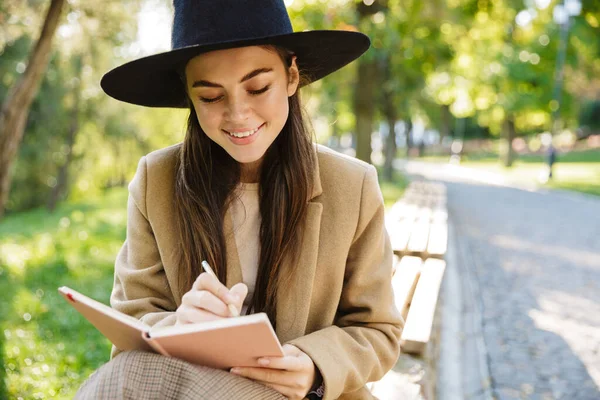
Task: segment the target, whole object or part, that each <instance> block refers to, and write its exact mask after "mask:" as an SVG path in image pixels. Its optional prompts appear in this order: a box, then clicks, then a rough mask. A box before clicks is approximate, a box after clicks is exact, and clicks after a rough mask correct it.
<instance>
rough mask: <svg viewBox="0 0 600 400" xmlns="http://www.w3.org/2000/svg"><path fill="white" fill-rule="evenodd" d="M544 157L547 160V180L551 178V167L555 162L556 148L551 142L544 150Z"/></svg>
mask: <svg viewBox="0 0 600 400" xmlns="http://www.w3.org/2000/svg"><path fill="white" fill-rule="evenodd" d="M546 159H547V161H548V180H550V179H552V168H553V166H554V163H555V162H556V149H555V147H554V145H553V144H552V143H550V145H549V146H548V150H547V152H546Z"/></svg>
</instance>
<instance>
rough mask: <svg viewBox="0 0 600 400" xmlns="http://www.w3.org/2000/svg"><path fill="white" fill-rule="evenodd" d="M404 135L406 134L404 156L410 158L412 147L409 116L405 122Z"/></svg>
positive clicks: (411, 125)
mask: <svg viewBox="0 0 600 400" xmlns="http://www.w3.org/2000/svg"><path fill="white" fill-rule="evenodd" d="M404 126H405V128H404V129H405V134H406V135H405V136H406V158H410V149H411V148H412V145H413V143H412V127H413V124H412V121H411V120H410V118H409V119H408V121H407V122H406V123H405V125H404Z"/></svg>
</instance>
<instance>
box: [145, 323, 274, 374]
mask: <svg viewBox="0 0 600 400" xmlns="http://www.w3.org/2000/svg"><path fill="white" fill-rule="evenodd" d="M147 340H150V341H154V342H156V343H158V345H159V346H160V348H162V349H164V351H165V352H166V353H168V354H169V355H171V356H172V357H177V358H180V359H182V360H185V361H188V362H191V363H194V364H199V365H205V366H208V367H212V368H221V369H225V368H231V367H246V366H253V367H258V366H259V365H258V363H257V359H258V358H260V357H265V356H271V357H282V356H283V355H284V354H283V349H282V348H281V344H280V343H279V340H278V339H277V336H276V335H275V331H274V330H273V327H272V325H271V323H270V322H269V318H268V317H267V315H266V314H265V313H258V314H253V315H247V316H243V317H236V318H228V319H223V320H218V321H211V322H204V323H202V324H190V325H183V326H177V327H168V328H159V329H158V330H156V332H155V331H153V330H152V329H151V330H150V334H149V339H147Z"/></svg>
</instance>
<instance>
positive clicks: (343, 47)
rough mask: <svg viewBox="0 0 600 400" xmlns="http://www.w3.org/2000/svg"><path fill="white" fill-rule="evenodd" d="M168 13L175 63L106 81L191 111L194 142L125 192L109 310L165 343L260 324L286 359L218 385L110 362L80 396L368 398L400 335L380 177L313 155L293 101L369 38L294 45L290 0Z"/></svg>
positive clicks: (118, 356)
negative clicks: (213, 324) (241, 317)
mask: <svg viewBox="0 0 600 400" xmlns="http://www.w3.org/2000/svg"><path fill="white" fill-rule="evenodd" d="M173 4H174V11H175V17H174V23H173V29H172V38H171V43H172V48H173V49H172V50H171V51H169V52H165V53H161V54H156V55H152V56H148V57H144V58H141V59H139V60H134V61H132V62H129V63H127V64H124V65H122V66H120V67H117V68H115V69H114V70H112V71H110V72H108V73H107V74H106V75H105V76H104V77H103V79H102V88H103V89H104V90H105V91H106V93H107V94H109V95H110V96H112V97H114V98H116V99H118V100H121V101H124V102H128V103H133V104H137V105H142V106H147V107H179V108H186V109H187V110H188V111H189V118H188V120H187V131H186V135H185V138H184V139H183V143H178V144H174V145H172V146H170V147H167V148H164V149H161V150H157V151H154V152H152V153H150V154H148V155H146V156H144V157H142V159H141V160H140V162H139V165H138V169H137V172H136V174H135V177H134V178H133V180H132V182H131V183H130V185H129V201H128V214H127V238H126V241H125V243H124V244H123V246H122V248H121V251H120V252H119V254H118V256H117V259H116V263H115V278H114V287H113V290H112V294H111V297H110V302H111V306H112V307H113V308H115V309H116V310H119V311H121V312H123V313H125V314H128V315H130V316H132V317H134V318H137V319H140V320H142V321H143V322H145V323H147V324H148V325H151V326H155V327H164V326H172V325H176V324H191V323H204V322H205V321H213V320H219V319H224V318H230V317H232V315H234V314H235V313H233V312H232V313H230V312H229V310H228V306H230V305H231V306H233V307H235V308H236V309H237V310H242V314H246V315H247V314H252V313H257V312H265V313H266V314H267V315H268V317H269V319H270V320H271V323H272V325H273V326H274V327H275V331H276V334H277V336H278V338H279V340H280V341H281V343H282V345H283V350H284V353H285V354H286V355H285V357H274V358H270V359H264V360H258V362H259V363H260V364H261V365H262V366H263V368H249V367H248V368H241V369H240V370H239V371H237V370H231V371H222V370H215V369H211V368H208V367H199V366H194V365H192V364H188V363H186V362H184V361H181V360H177V359H172V358H168V357H164V356H162V355H159V354H153V353H146V352H140V351H128V352H119V350H118V349H113V354H112V356H113V358H112V360H111V361H109V362H108V363H107V364H105V365H104V366H102V367H101V368H100V369H99V370H98V371H96V372H95V373H94V374H93V375H92V376H91V377H90V378H89V379H88V381H86V383H84V385H83V386H82V387H81V388H80V390H79V392H78V394H77V396H76V398H79V399H84V398H85V399H88V398H90V399H92V398H93V399H96V398H117V397H118V398H123V397H120V396H121V395H122V394H124V393H128V394H129V395H130V396H133V397H131V398H140V399H141V398H144V399H147V398H156V399H158V398H161V399H166V398H169V399H192V398H193V399H198V398H202V399H242V400H243V399H284V398H290V399H302V398H304V397H309V398H311V399H312V398H321V397H322V398H325V399H337V398H339V399H368V398H373V397H372V395H371V394H370V392H369V391H368V389H367V388H366V386H365V384H366V383H367V382H369V381H376V380H378V379H380V378H381V377H382V376H383V375H384V374H385V373H386V372H387V371H388V370H390V369H391V368H392V366H393V365H394V363H395V362H396V360H397V358H398V354H399V351H400V347H399V339H400V334H401V327H402V319H401V316H400V314H399V312H398V310H397V309H396V307H395V305H394V297H393V292H392V286H391V275H392V249H391V246H390V240H389V238H388V235H387V233H386V230H385V224H384V204H383V197H382V195H381V191H380V188H379V185H378V181H377V172H376V169H375V168H374V167H373V166H372V165H369V164H366V163H364V162H361V161H359V160H356V159H354V158H351V157H348V156H345V155H342V154H340V153H337V152H335V151H333V150H330V149H327V148H325V147H322V146H317V145H315V144H314V143H313V141H312V138H313V135H312V134H311V132H310V131H309V127H308V126H307V124H306V123H305V120H304V119H303V116H302V107H301V102H300V97H299V92H298V90H299V88H300V87H301V86H303V85H306V84H309V83H311V82H314V81H316V80H318V79H321V78H323V77H324V76H326V75H328V74H330V73H332V72H334V71H336V70H338V69H340V68H342V67H343V66H345V65H346V64H348V63H350V62H351V61H353V60H355V59H356V58H358V57H359V56H360V55H361V54H363V53H364V52H365V51H366V50H367V49H368V48H369V43H370V42H369V39H368V38H367V37H366V36H365V35H363V34H361V33H358V32H350V31H325V30H319V31H309V32H293V30H292V26H291V23H290V19H289V16H288V14H287V11H286V8H285V5H284V2H283V0H249V1H239V0H220V1H215V0H175V1H174V2H173ZM202 260H207V261H208V263H209V264H210V265H211V266H212V267H213V269H215V271H216V274H217V276H218V280H217V278H215V277H213V276H212V275H209V274H207V273H201V261H202ZM219 281H220V282H223V283H224V284H221V283H219ZM234 318H235V317H234ZM199 345H201V344H199Z"/></svg>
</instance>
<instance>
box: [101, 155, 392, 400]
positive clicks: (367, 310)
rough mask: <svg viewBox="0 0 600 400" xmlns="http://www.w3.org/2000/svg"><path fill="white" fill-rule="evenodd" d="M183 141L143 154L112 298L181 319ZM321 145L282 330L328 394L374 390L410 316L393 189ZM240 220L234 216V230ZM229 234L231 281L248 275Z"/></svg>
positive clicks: (281, 308) (162, 318)
mask: <svg viewBox="0 0 600 400" xmlns="http://www.w3.org/2000/svg"><path fill="white" fill-rule="evenodd" d="M180 146H181V145H180V144H178V145H175V146H171V147H168V148H165V149H162V150H158V151H155V152H152V153H150V154H148V155H147V156H145V157H143V158H142V159H141V160H140V163H139V166H138V169H137V172H136V174H135V177H134V179H133V180H132V182H131V183H130V185H129V192H130V196H129V201H128V224H127V239H126V241H125V243H124V245H123V247H122V249H121V251H120V252H119V255H118V257H117V260H116V265H115V283H114V289H113V292H112V295H111V305H112V307H113V308H115V309H117V310H119V311H122V312H124V313H126V314H129V315H131V316H134V317H136V318H139V319H141V320H142V321H144V322H146V323H147V324H149V325H157V326H166V325H171V324H174V323H175V313H174V311H175V310H176V309H177V307H178V306H179V305H180V304H181V298H182V296H183V295H184V291H183V289H182V288H180V287H179V286H178V279H177V274H178V266H177V264H176V261H175V254H176V251H175V250H176V248H177V246H178V245H179V244H178V242H177V234H176V230H175V226H176V225H175V214H174V212H173V193H174V176H175V162H176V157H177V155H178V153H179V149H180ZM317 155H318V156H317V159H318V168H317V173H316V174H315V180H314V189H313V194H312V198H311V200H310V203H309V207H308V213H307V216H306V229H305V234H304V242H303V246H302V250H301V253H300V257H298V258H297V260H298V262H299V263H300V266H299V268H297V269H296V272H295V273H294V276H293V277H292V278H293V279H291V280H290V282H292V287H291V289H290V290H287V291H285V292H284V293H280V295H279V298H278V299H277V321H276V322H277V324H276V326H277V335H278V337H279V339H280V341H281V342H282V343H290V344H293V345H295V346H297V347H298V348H300V349H301V350H302V351H304V352H305V353H306V354H308V355H309V356H310V357H311V358H312V360H313V361H314V363H315V365H316V366H317V367H318V368H319V371H320V372H321V373H322V375H323V379H324V382H325V390H326V392H325V398H326V399H335V398H341V399H364V398H371V397H372V396H371V395H370V394H369V392H368V390H367V389H366V388H365V387H364V386H365V384H366V383H367V382H370V381H376V380H378V379H380V378H381V377H382V376H383V375H384V374H385V372H386V371H388V370H389V369H390V368H391V367H392V366H393V365H394V363H395V361H396V359H397V357H398V354H399V343H398V341H399V338H400V333H401V324H402V322H401V321H402V320H401V317H400V315H399V313H398V310H397V309H396V308H395V306H394V301H393V292H392V288H391V283H390V277H391V267H392V250H391V247H390V241H389V238H388V235H387V233H386V230H385V226H384V206H383V198H382V195H381V191H380V189H379V185H378V182H377V172H376V170H375V168H374V167H373V166H371V165H368V164H366V163H363V162H361V161H358V160H356V159H353V158H350V157H347V156H344V155H342V154H339V153H336V152H334V151H332V150H329V149H327V148H325V147H321V146H318V147H317ZM230 221H231V218H228V217H227V216H226V218H225V229H226V232H227V231H230V228H231V225H230V224H231V222H230ZM226 241H227V243H226V245H227V260H228V271H227V276H228V279H227V282H226V284H227V286H228V287H231V286H232V285H234V284H235V283H238V282H241V281H242V273H241V271H242V270H241V267H240V262H239V258H238V255H237V251H236V245H235V239H234V237H233V235H231V236H228V237H227V239H226ZM283 267H284V271H285V270H286V268H285V267H286V266H285V265H284V266H283ZM288 268H289V266H288ZM114 353H115V352H114ZM114 353H113V355H114Z"/></svg>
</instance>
